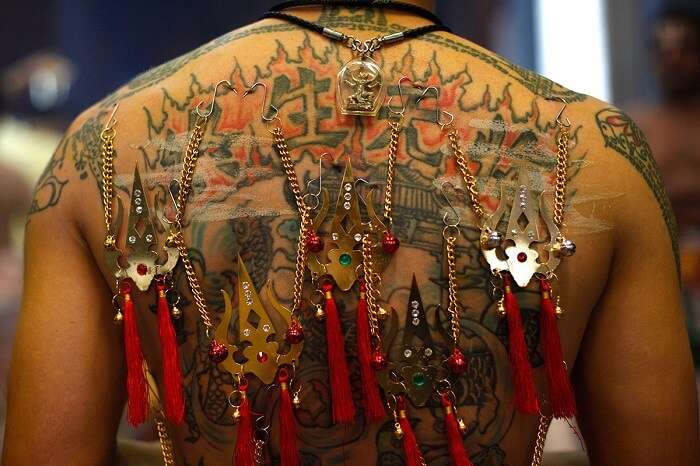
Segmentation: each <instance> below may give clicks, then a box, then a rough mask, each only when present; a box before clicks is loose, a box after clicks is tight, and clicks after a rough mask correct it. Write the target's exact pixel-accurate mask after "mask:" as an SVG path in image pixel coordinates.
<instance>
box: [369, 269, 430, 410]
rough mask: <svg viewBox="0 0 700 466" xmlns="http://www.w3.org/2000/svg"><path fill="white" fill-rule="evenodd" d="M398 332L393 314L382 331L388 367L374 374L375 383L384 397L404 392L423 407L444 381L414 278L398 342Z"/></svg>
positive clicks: (416, 404)
mask: <svg viewBox="0 0 700 466" xmlns="http://www.w3.org/2000/svg"><path fill="white" fill-rule="evenodd" d="M398 332H399V319H398V316H397V315H396V312H395V311H392V312H391V316H390V318H389V319H388V320H387V322H386V323H385V324H384V326H383V329H382V341H384V342H385V344H386V345H387V346H386V348H387V353H388V358H387V359H388V365H387V368H386V369H385V370H382V371H378V372H377V381H378V382H379V385H380V386H381V387H382V389H383V390H384V393H385V394H387V395H388V394H392V393H393V394H399V393H404V394H406V396H407V397H408V398H409V399H410V400H411V402H412V403H413V405H414V406H417V407H421V406H425V404H426V403H427V402H428V400H429V399H430V396H431V395H432V394H433V393H434V391H435V387H436V383H437V380H440V378H444V377H442V376H443V375H444V374H441V372H443V369H442V365H441V364H440V356H441V354H439V350H438V348H437V346H436V345H435V343H434V342H433V339H432V337H431V334H430V326H429V325H428V321H427V318H426V313H425V310H424V308H423V301H422V299H421V296H420V291H419V289H418V284H417V282H416V277H415V275H414V276H413V282H412V284H411V292H410V295H409V298H408V309H407V311H406V322H405V324H404V328H403V335H402V337H401V339H400V340H399V339H398V338H397V334H398ZM443 356H444V355H443Z"/></svg>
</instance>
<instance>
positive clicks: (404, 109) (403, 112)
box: [386, 75, 420, 116]
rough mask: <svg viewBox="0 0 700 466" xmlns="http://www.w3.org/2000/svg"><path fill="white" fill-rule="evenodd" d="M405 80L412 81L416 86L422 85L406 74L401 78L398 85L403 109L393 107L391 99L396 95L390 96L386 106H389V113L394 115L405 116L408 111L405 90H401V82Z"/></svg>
mask: <svg viewBox="0 0 700 466" xmlns="http://www.w3.org/2000/svg"><path fill="white" fill-rule="evenodd" d="M404 81H410V82H411V84H413V85H414V86H415V87H420V86H418V85H416V84H415V83H414V82H413V80H412V79H411V78H409V77H408V76H406V75H403V76H401V77H400V78H399V81H398V84H397V87H398V88H399V100H400V101H401V110H399V111H396V110H394V109H393V108H391V101H392V99H393V98H394V96H393V95H392V96H389V100H387V101H386V106H387V107H388V108H389V113H391V114H392V115H394V116H404V114H405V113H406V101H405V100H404V98H403V91H402V90H401V83H402V82H404Z"/></svg>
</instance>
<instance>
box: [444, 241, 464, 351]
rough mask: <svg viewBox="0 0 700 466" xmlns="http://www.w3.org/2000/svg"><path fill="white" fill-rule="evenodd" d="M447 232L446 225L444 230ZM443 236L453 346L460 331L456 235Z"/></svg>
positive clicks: (457, 341) (457, 340) (448, 310)
mask: <svg viewBox="0 0 700 466" xmlns="http://www.w3.org/2000/svg"><path fill="white" fill-rule="evenodd" d="M444 232H445V233H447V227H446V229H445V230H444ZM444 236H445V252H446V253H447V281H448V303H447V313H448V314H449V315H450V330H451V332H452V343H453V345H454V346H455V347H457V344H458V343H459V335H460V333H461V329H460V322H459V312H460V307H459V303H458V301H457V261H456V257H455V242H456V241H457V235H444Z"/></svg>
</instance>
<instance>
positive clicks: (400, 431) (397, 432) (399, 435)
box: [394, 422, 403, 440]
mask: <svg viewBox="0 0 700 466" xmlns="http://www.w3.org/2000/svg"><path fill="white" fill-rule="evenodd" d="M394 437H396V438H397V439H398V440H401V439H402V438H403V429H402V428H401V424H399V423H398V422H397V423H395V424H394Z"/></svg>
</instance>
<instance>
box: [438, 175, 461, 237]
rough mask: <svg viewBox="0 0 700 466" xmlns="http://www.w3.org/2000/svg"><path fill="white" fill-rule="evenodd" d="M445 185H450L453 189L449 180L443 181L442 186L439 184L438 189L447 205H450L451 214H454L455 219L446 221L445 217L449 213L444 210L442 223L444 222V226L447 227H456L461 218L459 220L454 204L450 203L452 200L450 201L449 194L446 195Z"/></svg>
mask: <svg viewBox="0 0 700 466" xmlns="http://www.w3.org/2000/svg"><path fill="white" fill-rule="evenodd" d="M447 185H449V186H451V187H452V189H454V185H453V184H452V183H450V182H445V183H443V184H442V186H440V191H441V192H442V196H443V197H444V198H445V202H447V205H448V206H449V207H450V210H452V215H453V216H454V218H455V221H454V222H448V221H447V217H448V216H449V215H450V213H449V212H445V214H444V215H443V216H442V223H444V224H445V226H446V227H449V228H457V227H458V226H459V223H460V221H461V220H460V218H459V214H458V213H457V209H456V208H455V206H454V205H453V204H452V201H450V198H449V196H448V195H447V192H446V191H445V187H446V186H447Z"/></svg>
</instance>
